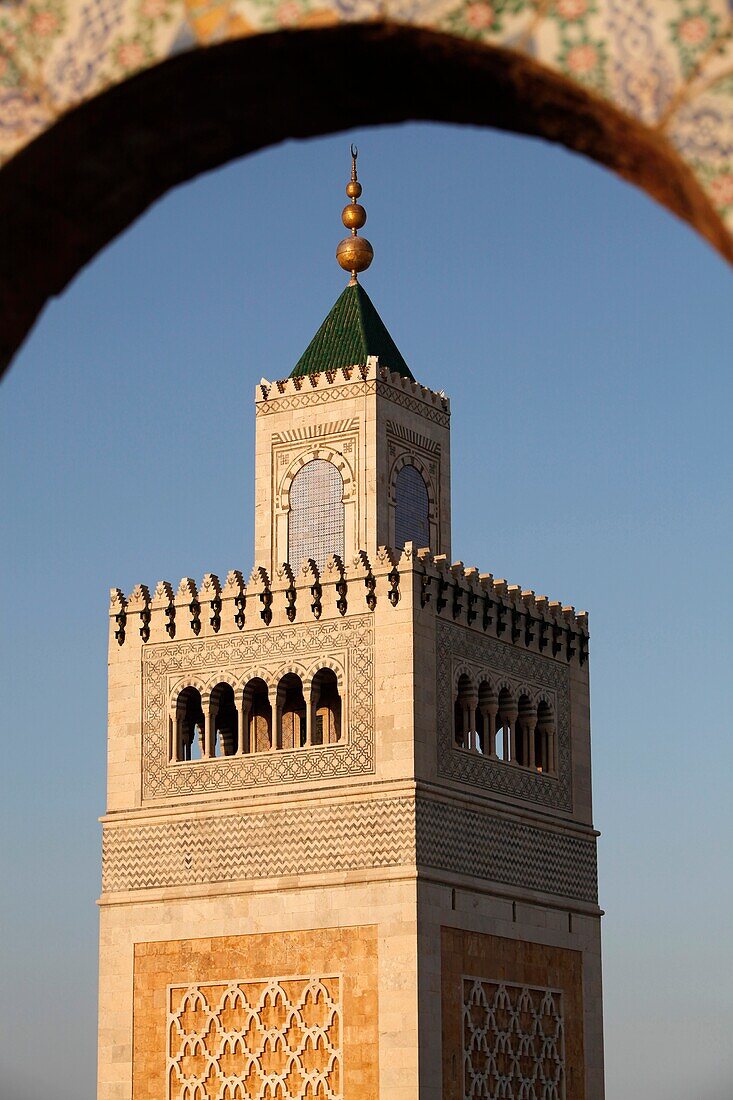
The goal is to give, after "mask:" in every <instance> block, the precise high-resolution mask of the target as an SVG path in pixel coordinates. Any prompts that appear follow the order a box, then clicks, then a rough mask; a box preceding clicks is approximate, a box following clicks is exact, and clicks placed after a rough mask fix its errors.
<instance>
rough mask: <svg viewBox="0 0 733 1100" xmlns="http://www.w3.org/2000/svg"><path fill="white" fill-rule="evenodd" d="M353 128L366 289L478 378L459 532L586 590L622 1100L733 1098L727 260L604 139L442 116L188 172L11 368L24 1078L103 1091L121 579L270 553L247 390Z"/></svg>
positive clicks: (468, 404)
mask: <svg viewBox="0 0 733 1100" xmlns="http://www.w3.org/2000/svg"><path fill="white" fill-rule="evenodd" d="M352 139H355V140H356V141H357V142H358V144H359V146H360V149H361V159H360V173H361V178H362V180H363V183H364V197H363V200H362V201H363V202H364V203H365V205H366V207H367V211H368V214H369V221H368V224H367V228H366V231H365V232H366V235H367V236H368V237H369V239H370V240H371V242H372V244H373V245H374V248H375V253H376V258H375V261H374V264H373V266H372V268H371V269H370V271H369V272H368V273H367V274H366V275H365V276H364V278H363V282H364V286H365V287H366V289H367V290H368V292H369V294H370V296H371V297H372V299H373V301H374V303H375V305H376V306H377V308H378V309H379V311H380V313H381V315H382V317H383V319H384V321H385V323H386V324H387V326H388V328H389V329H390V331H391V333H392V335H393V337H394V339H395V341H396V342H397V345H398V347H399V348H400V350H401V351H402V353H403V355H404V356H405V358H406V360H407V362H408V363H409V364H410V366H411V368H412V370H413V373H414V374H415V376H416V377H417V378H418V379H419V380H420V381H421V382H423V383H425V384H426V385H429V386H431V387H433V388H435V389H445V390H446V391H447V392H448V394H449V395H450V397H451V402H452V411H453V419H452V460H453V549H454V555H455V556H456V557H460V558H461V559H462V560H464V561H465V562H466V564H467V565H478V566H479V567H480V569H481V570H482V571H491V572H493V573H494V574H495V575H496V576H504V577H507V578H508V579H509V580H510V581H511V582H512V583H520V584H522V585H523V586H525V587H531V588H534V589H536V590H537V591H538V592H542V593H547V594H548V595H549V596H550V597H551V598H553V599H561V600H563V601H564V602H569V603H573V604H575V605H576V607H578V608H588V610H589V611H590V616H591V618H590V624H591V633H592V642H591V676H592V713H593V749H594V758H593V759H594V792H595V816H596V823H597V825H598V827H599V828H600V829H601V830H602V832H603V836H602V839H601V842H600V876H601V902H602V905H603V906H604V908H605V909H606V911H607V916H606V918H605V924H604V980H605V989H606V1001H605V1015H606V1057H607V1098H608V1100H629V1098H631V1097H644V1100H690V1098H691V1097H694V1098H695V1100H730V1097H731V1095H733V1044H731V1041H730V1036H731V1034H733V993H732V992H731V982H730V978H729V975H730V972H731V967H732V966H733V922H731V919H730V913H731V911H733V889H732V888H731V862H732V861H731V855H730V845H731V836H732V834H733V830H732V826H733V820H732V818H733V814H732V812H731V798H730V794H729V785H730V776H731V773H732V772H733V749H732V748H731V746H732V744H733V738H732V737H731V732H732V731H731V713H732V712H733V698H732V696H733V692H732V690H731V675H730V664H731V644H730V619H731V616H730V610H729V607H728V602H729V599H730V596H729V591H728V590H729V583H730V582H729V571H730V560H731V551H730V548H731V542H732V536H733V507H732V504H731V484H732V474H733V447H732V445H731V431H730V416H731V407H732V398H733V383H732V381H731V369H730V362H731V351H730V349H731V346H733V309H731V290H732V289H733V277H732V275H731V271H730V269H729V268H728V267H727V266H726V265H725V263H724V262H723V261H722V260H721V259H720V258H719V257H718V256H717V255H716V254H715V253H714V252H713V251H712V250H711V249H710V248H709V246H707V245H706V244H705V243H704V242H703V241H702V240H700V239H699V238H698V237H696V236H695V234H694V233H693V232H692V231H691V230H690V229H688V228H687V227H686V226H684V225H683V224H682V223H680V222H679V221H677V220H676V219H675V218H674V217H673V216H672V215H670V214H669V213H667V212H666V211H665V210H663V209H661V208H660V207H658V206H657V205H655V204H654V203H653V202H652V201H651V200H650V199H649V198H647V197H646V196H645V195H643V194H642V193H641V192H639V191H637V190H635V189H633V188H631V187H630V186H629V185H627V184H625V183H624V182H622V181H620V180H618V179H617V178H616V177H615V176H612V175H611V174H609V173H607V172H606V171H605V170H603V169H601V168H599V167H597V166H595V165H593V164H591V163H589V162H587V161H584V160H583V159H581V158H580V157H577V156H574V155H571V154H569V153H566V152H565V151H564V150H561V149H558V148H556V147H553V146H550V145H548V144H546V143H544V142H540V141H531V140H529V139H524V138H517V137H513V136H507V135H501V134H497V133H494V132H490V131H481V130H476V129H468V128H466V129H459V128H455V127H447V126H433V125H419V126H418V125H408V126H402V127H388V128H383V129H375V130H366V131H363V132H359V133H354V134H345V135H339V136H337V137H331V138H326V139H319V140H314V141H309V142H306V143H295V142H293V143H287V144H285V145H282V146H279V147H277V148H275V149H272V150H269V151H266V152H263V153H260V154H258V155H256V156H253V157H249V158H247V159H246V160H243V161H240V162H237V163H235V164H232V165H229V166H228V167H226V168H224V169H221V170H219V171H217V172H215V173H212V174H209V175H207V176H204V177H201V178H200V179H198V180H195V181H193V182H192V183H190V184H188V185H186V186H184V187H182V188H179V189H178V190H177V191H175V192H174V193H172V194H170V195H169V196H167V197H166V198H165V199H164V200H163V201H162V202H160V203H159V204H157V205H156V206H155V207H154V208H153V209H152V210H150V211H149V212H148V213H147V214H146V215H145V216H144V217H143V218H141V219H140V220H139V221H138V222H137V223H136V225H134V226H133V227H132V228H131V229H130V230H129V231H128V232H127V233H125V234H124V235H123V236H122V237H121V238H119V239H118V240H117V241H116V242H114V244H112V245H111V246H110V247H109V248H108V249H107V250H106V251H105V252H104V253H103V254H102V255H101V256H99V257H98V258H97V259H96V260H95V261H94V263H92V264H91V265H90V266H89V267H88V268H87V269H86V270H85V271H83V272H82V273H81V275H80V276H78V278H77V279H76V280H75V282H74V283H73V284H72V286H71V287H69V289H68V290H67V291H66V293H65V294H64V295H63V296H62V297H61V298H60V299H59V300H57V301H55V302H54V303H53V304H52V305H51V306H50V307H49V308H48V309H47V311H46V313H45V314H44V316H43V317H42V319H41V320H40V322H39V323H38V325H37V327H36V329H35V331H34V332H33V334H32V335H31V337H30V339H29V340H28V342H27V343H26V345H25V347H24V348H23V350H22V351H21V353H20V355H19V356H18V358H17V361H16V363H15V365H14V367H13V368H12V371H11V373H10V374H9V375H8V376H7V378H6V380H5V381H4V382H3V384H2V386H1V387H0V419H1V423H0V431H1V438H0V448H1V449H2V450H1V452H0V455H1V461H2V470H3V472H4V477H3V514H4V518H5V525H4V538H3V540H2V547H1V549H0V553H1V554H2V569H0V578H1V579H0V600H1V601H2V611H3V615H2V627H1V628H0V630H1V634H0V667H1V668H2V677H3V689H4V690H3V699H4V704H5V705H4V727H5V736H4V754H3V771H4V780H5V781H4V783H3V788H4V790H3V798H2V809H1V810H0V825H1V826H2V830H3V839H4V844H3V846H2V852H1V855H0V861H1V862H0V873H2V880H3V882H4V883H5V889H4V890H3V891H2V893H1V894H0V922H1V923H0V930H1V933H2V934H1V937H0V944H1V946H0V955H1V956H2V970H3V977H2V981H1V982H0V1018H2V1019H3V1021H4V1026H3V1029H2V1034H1V1035H0V1079H2V1081H3V1082H4V1086H3V1095H4V1096H5V1095H7V1097H8V1100H37V1098H38V1097H39V1096H42V1095H45V1093H46V1091H48V1092H49V1095H51V1094H52V1095H53V1096H54V1100H72V1098H73V1100H87V1098H89V1100H91V1098H92V1097H93V1096H94V1089H95V1086H94V1074H95V1068H94V1065H95V1033H96V965H97V962H96V953H97V944H96V936H97V912H96V907H95V899H96V897H97V896H98V892H99V863H100V853H99V843H100V836H99V826H98V823H97V817H98V815H99V814H101V813H102V812H103V811H104V774H105V708H106V612H107V593H108V589H109V587H110V585H119V586H120V587H122V588H123V589H125V590H126V591H129V590H130V589H131V588H132V587H133V585H134V584H135V582H137V581H144V582H146V583H148V584H149V585H151V586H152V585H154V584H155V582H156V581H157V580H159V579H160V578H167V579H169V580H171V581H172V582H174V583H176V582H177V581H178V580H179V579H180V577H181V576H183V575H191V576H193V577H195V578H196V579H197V580H199V581H200V579H201V577H202V576H203V574H204V573H205V572H207V571H213V572H216V573H218V574H219V575H225V574H226V572H227V570H228V569H230V568H242V569H243V570H244V571H246V572H248V571H249V569H250V568H251V565H252V513H253V470H252V455H253V407H252V394H253V388H254V384H255V383H256V382H257V381H258V380H259V378H260V377H261V376H262V375H265V376H266V377H269V378H276V377H283V376H285V375H286V374H287V373H288V372H289V371H290V369H291V368H292V366H293V364H294V363H295V362H296V360H297V359H298V357H299V355H300V354H301V352H302V351H303V349H304V348H305V346H306V344H307V343H308V341H309V340H310V338H311V336H312V335H313V333H314V332H315V330H316V328H317V327H318V325H319V324H320V322H321V320H322V319H323V317H324V316H325V314H326V312H327V311H328V310H329V308H330V307H331V305H332V304H333V302H334V300H335V299H336V297H337V295H338V294H339V292H340V290H341V288H342V286H343V284H344V278H343V274H342V272H341V271H340V270H339V268H338V267H337V266H336V263H335V260H334V250H335V246H336V243H337V241H338V239H339V237H340V236H341V235H342V231H341V225H340V220H339V214H340V210H341V206H342V204H343V202H344V201H345V196H344V192H343V187H344V184H345V182H346V178H347V175H348V169H349V164H348V147H349V142H350V141H351V140H352ZM52 246H53V242H49V247H52ZM5 1090H7V1091H5Z"/></svg>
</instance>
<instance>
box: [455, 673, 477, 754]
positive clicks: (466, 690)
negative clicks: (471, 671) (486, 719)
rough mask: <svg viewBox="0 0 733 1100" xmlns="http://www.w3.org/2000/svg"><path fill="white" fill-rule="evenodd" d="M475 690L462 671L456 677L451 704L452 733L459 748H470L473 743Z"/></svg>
mask: <svg viewBox="0 0 733 1100" xmlns="http://www.w3.org/2000/svg"><path fill="white" fill-rule="evenodd" d="M475 712H476V692H475V689H474V686H473V683H472V682H471V677H470V676H469V675H468V674H467V673H465V672H463V673H461V675H460V676H459V677H458V683H457V685H456V697H455V702H454V704H453V735H454V738H455V743H456V745H457V746H458V748H459V749H470V748H471V747H472V744H473V726H474V715H475Z"/></svg>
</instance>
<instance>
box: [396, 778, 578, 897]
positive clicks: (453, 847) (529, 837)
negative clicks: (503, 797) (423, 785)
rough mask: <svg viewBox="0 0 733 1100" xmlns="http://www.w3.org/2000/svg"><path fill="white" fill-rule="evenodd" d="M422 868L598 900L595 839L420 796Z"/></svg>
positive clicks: (418, 822) (419, 858) (418, 847)
mask: <svg viewBox="0 0 733 1100" xmlns="http://www.w3.org/2000/svg"><path fill="white" fill-rule="evenodd" d="M416 850H417V861H418V866H420V867H425V866H429V867H434V868H438V869H440V870H443V871H450V872H453V873H454V874H458V875H470V876H472V877H474V878H478V879H488V880H490V881H493V882H503V883H506V884H507V885H509V886H520V887H523V888H525V889H527V890H539V891H541V892H542V893H546V894H559V895H560V896H562V897H569V898H577V899H578V900H580V901H587V902H595V901H597V897H598V876H597V868H596V842H595V839H594V838H593V837H584V836H577V835H575V834H572V833H566V832H556V831H554V830H552V829H542V828H540V827H539V826H537V825H528V824H526V823H525V822H522V821H515V820H512V819H510V818H504V817H497V816H496V815H494V814H489V813H484V812H481V811H478V810H472V809H469V808H468V807H466V806H461V805H456V804H455V803H448V802H438V801H434V800H430V799H418V802H417V813H416Z"/></svg>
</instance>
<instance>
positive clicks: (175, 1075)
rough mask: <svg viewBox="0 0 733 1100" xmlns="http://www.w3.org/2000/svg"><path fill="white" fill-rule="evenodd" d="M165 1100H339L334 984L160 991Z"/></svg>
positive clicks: (292, 982)
mask: <svg viewBox="0 0 733 1100" xmlns="http://www.w3.org/2000/svg"><path fill="white" fill-rule="evenodd" d="M167 1034H168V1092H167V1100H198V1098H201V1100H205V1098H207V1097H226V1098H232V1100H235V1098H237V1097H248V1096H249V1097H278V1098H279V1100H303V1098H307V1097H316V1096H318V1097H322V1098H323V1100H342V1097H343V1083H342V1082H343V1051H342V1043H343V1040H342V1036H343V1027H342V1006H341V979H340V977H338V976H335V975H334V976H318V977H306V978H282V977H281V978H269V979H264V980H259V981H252V980H241V979H235V980H233V981H230V982H207V983H206V984H201V985H184V986H180V985H173V986H169V987H168V1026H167Z"/></svg>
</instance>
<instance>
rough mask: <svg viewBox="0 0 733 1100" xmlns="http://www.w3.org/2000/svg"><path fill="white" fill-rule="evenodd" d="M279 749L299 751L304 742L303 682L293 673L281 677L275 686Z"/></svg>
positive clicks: (304, 710) (304, 709)
mask: <svg viewBox="0 0 733 1100" xmlns="http://www.w3.org/2000/svg"><path fill="white" fill-rule="evenodd" d="M277 714H278V722H277V728H278V734H277V747H278V748H279V749H299V748H301V746H302V745H304V744H305V741H306V708H305V697H304V695H303V681H302V680H301V678H300V676H298V675H296V673H294V672H289V673H288V674H287V676H283V678H282V680H281V681H280V683H279V684H278V686H277Z"/></svg>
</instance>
